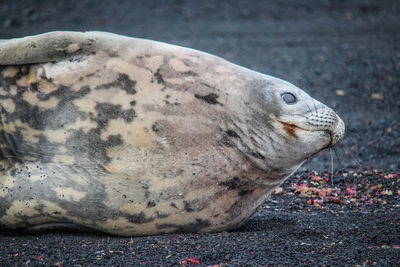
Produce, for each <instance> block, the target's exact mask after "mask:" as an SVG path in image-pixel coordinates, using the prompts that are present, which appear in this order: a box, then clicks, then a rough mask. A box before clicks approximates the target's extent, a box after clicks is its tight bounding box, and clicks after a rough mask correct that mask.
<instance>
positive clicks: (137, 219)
mask: <svg viewBox="0 0 400 267" xmlns="http://www.w3.org/2000/svg"><path fill="white" fill-rule="evenodd" d="M126 218H127V219H128V221H130V222H132V223H136V224H142V223H148V222H151V221H154V218H146V215H145V214H144V212H141V213H138V214H133V215H126Z"/></svg>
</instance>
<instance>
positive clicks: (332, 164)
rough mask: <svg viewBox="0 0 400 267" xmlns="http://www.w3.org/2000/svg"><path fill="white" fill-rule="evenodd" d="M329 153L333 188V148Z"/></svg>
mask: <svg viewBox="0 0 400 267" xmlns="http://www.w3.org/2000/svg"><path fill="white" fill-rule="evenodd" d="M329 152H330V154H331V184H332V186H333V154H332V148H329Z"/></svg>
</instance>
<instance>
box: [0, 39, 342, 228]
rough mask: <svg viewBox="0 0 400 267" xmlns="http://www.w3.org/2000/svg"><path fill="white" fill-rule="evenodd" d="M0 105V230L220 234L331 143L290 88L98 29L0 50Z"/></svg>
mask: <svg viewBox="0 0 400 267" xmlns="http://www.w3.org/2000/svg"><path fill="white" fill-rule="evenodd" d="M285 92H291V93H293V94H294V95H295V96H296V97H297V102H296V103H295V104H292V105H288V104H287V103H285V102H284V101H283V100H282V97H281V95H282V94H283V93H285ZM0 108H1V117H0V119H1V120H0V121H1V124H0V148H1V149H0V228H3V229H18V228H24V229H26V228H30V227H35V226H41V225H49V224H74V225H78V226H81V227H87V228H90V229H94V230H100V231H104V232H108V233H113V234H118V235H149V234H160V233H170V232H196V231H222V230H230V229H234V228H236V227H239V226H240V225H242V224H243V223H244V222H245V221H246V220H247V219H248V218H249V217H250V216H251V214H253V212H254V211H255V210H256V208H257V207H258V206H259V205H260V204H262V203H263V202H264V201H265V199H266V198H267V197H268V196H269V194H270V193H271V191H272V190H273V188H274V187H275V186H277V185H279V184H280V183H281V182H282V181H283V180H284V179H285V178H287V177H288V176H289V175H290V174H291V173H292V172H294V171H295V170H296V169H297V168H298V167H299V166H300V165H301V164H302V162H303V161H304V160H305V159H307V158H308V157H310V156H312V155H313V154H315V153H317V152H318V151H320V150H322V149H324V148H326V147H329V146H332V145H334V144H335V143H336V142H338V141H339V140H340V139H341V138H342V136H343V133H344V124H343V122H342V120H341V119H340V118H339V117H338V116H337V115H336V114H335V113H334V112H333V111H332V110H331V109H329V108H327V107H326V106H325V105H323V104H321V103H320V102H318V101H316V100H314V99H312V98H311V97H310V96H309V95H307V94H306V93H305V92H303V91H302V90H300V89H299V88H297V87H295V86H293V85H291V84H290V83H287V82H285V81H282V80H280V79H277V78H274V77H271V76H267V75H264V74H260V73H257V72H254V71H251V70H248V69H245V68H242V67H239V66H237V65H234V64H232V63H229V62H227V61H225V60H223V59H221V58H218V57H215V56H212V55H209V54H206V53H202V52H199V51H195V50H191V49H187V48H182V47H177V46H172V45H168V44H163V43H158V42H153V41H149V40H141V39H134V38H127V37H123V36H118V35H114V34H109V33H101V32H87V33H76V32H53V33H48V34H43V35H38V36H32V37H26V38H21V39H13V40H6V41H3V42H0Z"/></svg>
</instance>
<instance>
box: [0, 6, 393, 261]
mask: <svg viewBox="0 0 400 267" xmlns="http://www.w3.org/2000/svg"><path fill="white" fill-rule="evenodd" d="M0 18H1V19H0V39H8V38H15V37H22V36H27V35H34V34H39V33H44V32H48V31H55V30H76V31H89V30H90V31H92V30H98V31H108V32H113V33H118V34H124V35H128V36H132V37H138V38H146V39H152V40H157V41H163V42H167V43H172V44H176V45H180V46H186V47H191V48H194V49H198V50H202V51H205V52H208V53H211V54H215V55H217V56H220V57H223V58H225V59H227V60H229V61H231V62H233V63H236V64H239V65H242V66H245V67H247V68H250V69H253V70H256V71H259V72H262V73H266V74H269V75H273V76H276V77H279V78H281V79H284V80H287V81H289V82H291V83H293V84H295V85H296V86H298V87H300V88H302V89H303V90H304V91H306V92H308V93H309V94H310V95H311V96H313V97H314V98H316V99H318V100H319V101H321V102H323V103H325V104H327V105H328V106H330V107H331V108H333V109H334V110H335V111H336V112H337V113H338V114H339V115H340V117H341V118H343V120H344V122H345V124H346V136H345V138H344V139H343V141H342V142H341V143H340V144H338V146H336V148H335V150H324V151H322V152H320V153H318V154H317V155H315V156H314V157H313V158H312V159H310V160H309V161H308V162H306V163H305V164H304V165H303V166H302V167H301V168H300V169H299V170H298V171H297V172H296V173H295V174H293V175H292V176H291V177H290V178H289V179H288V180H287V181H286V182H284V183H283V184H282V185H281V186H279V187H278V188H276V190H275V193H274V194H273V195H272V196H271V198H270V199H269V200H268V201H267V202H265V203H264V204H263V205H262V207H260V208H259V209H258V211H257V212H256V213H255V214H254V215H253V216H252V217H251V219H250V220H249V221H248V222H247V223H246V224H245V225H244V226H243V227H242V228H240V229H237V230H235V231H232V232H222V233H201V234H170V235H160V236H150V237H131V238H130V237H118V236H111V235H105V234H101V233H97V234H95V233H82V232H77V231H76V232H72V233H71V231H62V230H58V231H57V232H46V233H22V232H12V233H10V232H2V233H0V266H42V265H43V266H192V265H193V266H195V265H197V266H371V265H376V266H398V265H400V187H399V185H400V2H399V1H379V0H373V1H355V0H354V1H353V0H351V1H350V0H349V1H340V0H336V1H333V0H332V1H328V0H325V1H298V0H288V1H284V0H281V1H278V0H277V1H183V0H174V1H99V0H98V1H94V0H82V1H68V0H60V1H50V0H42V1H34V0H26V1H12V0H0ZM332 170H333V172H332Z"/></svg>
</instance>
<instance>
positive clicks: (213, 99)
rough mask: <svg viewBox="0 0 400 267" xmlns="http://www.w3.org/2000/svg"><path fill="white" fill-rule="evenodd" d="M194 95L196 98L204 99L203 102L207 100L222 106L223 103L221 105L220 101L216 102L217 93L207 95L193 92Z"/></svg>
mask: <svg viewBox="0 0 400 267" xmlns="http://www.w3.org/2000/svg"><path fill="white" fill-rule="evenodd" d="M194 97H196V98H197V99H200V100H203V101H205V102H207V103H208V104H211V105H216V104H218V105H221V106H223V105H222V104H221V103H220V102H218V100H217V98H218V97H219V95H217V94H214V93H211V94H208V95H198V94H195V95H194Z"/></svg>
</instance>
